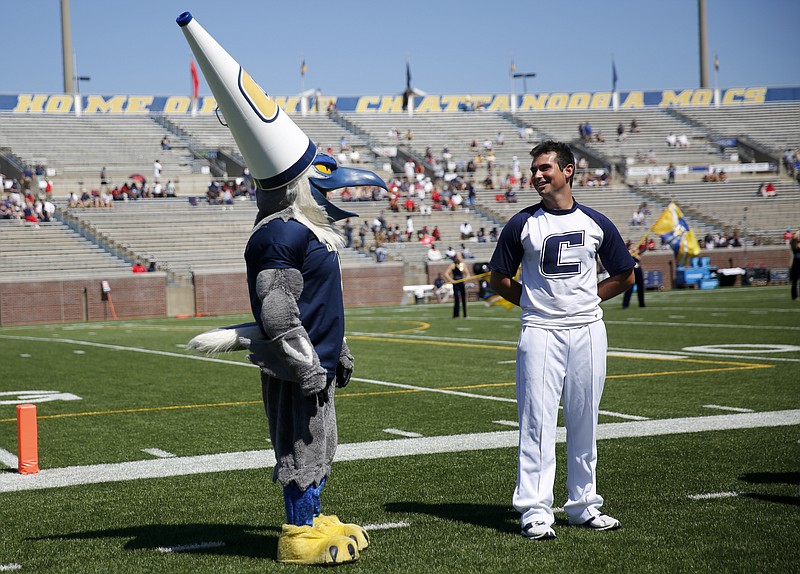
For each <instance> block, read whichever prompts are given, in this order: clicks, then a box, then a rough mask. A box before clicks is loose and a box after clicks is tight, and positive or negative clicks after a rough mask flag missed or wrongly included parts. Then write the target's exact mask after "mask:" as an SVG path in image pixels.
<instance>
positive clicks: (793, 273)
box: [789, 229, 800, 301]
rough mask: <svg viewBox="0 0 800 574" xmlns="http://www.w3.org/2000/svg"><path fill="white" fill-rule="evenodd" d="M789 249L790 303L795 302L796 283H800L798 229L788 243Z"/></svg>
mask: <svg viewBox="0 0 800 574" xmlns="http://www.w3.org/2000/svg"><path fill="white" fill-rule="evenodd" d="M789 248H790V249H791V250H792V266H791V268H790V269H789V281H791V282H792V288H791V291H792V301H797V283H798V282H799V281H800V229H798V230H797V231H796V232H795V234H794V235H793V236H792V239H791V240H790V241H789Z"/></svg>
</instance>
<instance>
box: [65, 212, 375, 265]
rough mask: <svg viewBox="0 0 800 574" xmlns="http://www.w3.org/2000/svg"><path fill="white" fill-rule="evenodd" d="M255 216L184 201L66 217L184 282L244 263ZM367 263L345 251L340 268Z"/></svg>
mask: <svg viewBox="0 0 800 574" xmlns="http://www.w3.org/2000/svg"><path fill="white" fill-rule="evenodd" d="M255 216H256V209H255V204H254V203H252V202H250V201H249V200H248V201H244V202H242V201H239V202H236V203H235V204H234V205H231V206H220V205H208V204H206V203H202V202H201V203H199V204H198V205H197V206H191V205H189V203H188V202H187V201H185V200H182V199H174V200H173V199H149V200H140V201H128V202H117V203H115V207H114V208H111V209H104V208H87V209H83V208H72V209H68V210H66V211H64V217H65V218H72V219H74V220H75V222H76V224H77V225H79V226H80V227H82V228H83V229H85V230H86V231H87V232H88V233H91V234H93V235H95V236H97V237H98V238H99V239H100V240H101V241H103V242H106V243H107V244H109V245H110V246H112V247H113V248H115V249H118V250H120V252H122V253H124V254H125V255H126V256H127V257H129V258H131V259H140V260H142V261H145V262H149V261H155V262H156V263H157V265H158V267H159V268H160V269H162V270H165V271H168V272H170V273H173V274H174V275H175V276H176V277H177V278H188V277H189V276H190V275H191V273H192V271H193V270H194V269H195V268H197V267H209V266H217V265H218V264H228V263H229V262H243V255H244V248H245V245H246V244H247V240H248V238H249V237H250V231H251V230H252V227H253V223H254V220H255ZM365 260H366V257H365V256H364V255H362V254H360V253H358V252H357V251H355V250H343V252H342V262H343V264H358V263H359V262H361V261H365Z"/></svg>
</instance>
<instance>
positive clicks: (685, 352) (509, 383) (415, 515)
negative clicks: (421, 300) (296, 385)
mask: <svg viewBox="0 0 800 574" xmlns="http://www.w3.org/2000/svg"><path fill="white" fill-rule="evenodd" d="M620 303H621V301H620V298H617V299H615V300H612V301H609V302H607V303H604V304H603V308H604V310H605V321H606V325H607V327H608V338H609V356H608V378H607V381H606V387H605V392H604V395H603V400H602V402H601V405H600V408H601V416H600V426H599V431H598V432H599V441H598V451H599V460H598V491H599V492H600V494H602V495H603V497H604V498H605V500H606V504H605V506H604V507H603V509H604V511H606V512H607V513H609V514H611V515H613V516H615V517H616V518H618V519H619V520H620V521H621V522H622V529H620V530H618V531H614V532H593V531H588V530H587V529H581V528H577V527H572V526H569V525H568V524H567V521H566V516H565V515H564V513H563V512H558V511H557V512H556V518H557V521H556V524H555V525H554V529H555V531H556V533H557V535H558V537H557V538H556V539H555V540H553V541H548V542H531V541H528V540H526V539H524V538H523V537H521V536H519V534H518V532H519V517H518V514H517V513H516V512H515V511H514V509H513V508H512V506H511V494H512V491H513V488H514V484H515V477H516V445H517V430H516V425H517V411H516V401H515V398H514V396H515V393H514V370H515V365H514V357H515V348H516V338H517V335H518V333H519V328H520V323H519V318H518V314H519V312H518V309H517V310H514V311H506V310H504V309H502V308H500V307H486V306H484V305H483V304H482V303H471V304H470V317H469V318H468V319H466V320H464V319H452V318H451V307H450V305H449V304H443V305H436V304H412V305H405V306H395V307H369V308H353V309H348V310H347V337H348V342H349V344H350V347H351V350H352V351H353V354H354V356H355V359H356V370H355V373H354V377H353V379H352V381H351V383H350V385H349V386H347V387H346V388H344V389H340V390H339V391H338V392H337V395H336V406H337V411H338V418H339V441H340V446H339V449H338V451H337V456H336V459H335V461H334V465H333V471H332V474H331V477H330V480H329V482H328V484H327V486H326V487H325V490H324V491H323V511H324V512H326V513H333V514H337V515H338V516H340V517H341V518H342V519H343V520H346V521H348V522H357V523H359V524H362V525H364V526H365V527H367V528H368V529H369V531H370V536H371V540H372V544H371V546H370V547H369V549H367V550H366V551H365V552H364V553H363V555H362V556H361V559H360V560H359V561H358V562H357V563H355V564H352V565H347V566H342V567H340V568H343V569H346V570H347V571H348V572H369V573H387V574H389V573H398V572H419V573H434V574H436V573H445V572H447V573H450V572H452V573H461V572H469V571H472V572H476V573H478V572H481V573H482V572H487V573H516V572H520V573H522V572H525V573H529V572H534V571H542V572H548V573H560V572H592V571H614V572H771V571H780V572H800V561H798V550H797V548H798V543H800V505H798V502H799V501H800V498H799V496H798V495H799V492H798V485H799V483H800V462H799V461H800V456H798V455H800V304H798V303H794V304H793V303H792V301H791V300H790V298H789V289H788V287H785V286H776V287H760V288H729V289H717V290H712V291H668V292H648V293H647V305H648V306H647V307H646V308H644V309H639V308H636V307H632V308H630V309H627V310H622V309H621V308H620ZM247 320H249V317H246V316H244V315H238V316H226V317H199V318H191V319H152V320H136V321H125V320H123V321H113V322H112V321H109V322H103V323H80V324H61V325H40V326H26V327H6V328H0V369H1V372H2V375H0V381H2V382H0V516H1V517H2V530H0V532H2V534H0V572H4V571H17V570H18V571H21V572H126V573H127V572H170V573H172V572H192V573H197V572H236V573H244V572H296V571H310V570H311V568H310V567H299V566H287V565H282V564H278V563H277V562H275V557H276V548H277V538H278V534H279V532H280V526H281V524H282V523H283V520H284V509H283V497H282V493H281V489H280V487H279V486H277V485H275V484H273V483H272V481H271V476H272V467H273V465H274V457H273V455H272V452H271V450H270V444H269V441H268V440H267V430H266V418H265V416H264V410H263V405H262V402H261V397H260V384H259V377H258V370H257V369H256V368H255V367H253V366H252V365H251V364H249V363H248V362H247V360H246V359H245V354H246V353H244V352H239V353H231V354H225V355H216V356H212V357H206V356H200V355H197V354H195V353H192V352H190V351H187V350H186V349H185V344H186V342H187V341H188V340H189V339H191V338H192V337H193V336H194V335H196V334H198V333H200V332H202V331H204V330H207V329H210V328H213V327H216V326H222V325H227V324H233V323H239V322H242V321H247ZM19 403H34V404H36V406H37V410H38V433H39V466H40V468H41V470H40V472H39V473H38V474H35V475H20V474H18V473H17V472H16V467H17V422H16V407H15V405H17V404H19ZM559 430H560V431H561V434H560V435H559V445H558V463H559V466H558V469H557V476H556V487H555V495H556V504H557V505H561V504H563V503H564V501H565V498H566V488H565V486H564V482H565V471H566V464H565V460H564V456H565V445H564V439H565V436H564V432H563V428H560V429H559Z"/></svg>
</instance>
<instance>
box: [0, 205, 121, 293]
mask: <svg viewBox="0 0 800 574" xmlns="http://www.w3.org/2000/svg"><path fill="white" fill-rule="evenodd" d="M0 237H1V238H2V241H0V245H2V248H0V280H2V281H14V280H20V281H29V280H31V279H32V278H34V279H39V280H41V279H69V278H70V277H71V276H74V275H78V276H83V275H86V274H92V275H94V274H100V273H110V272H129V271H130V265H129V264H128V263H127V262H126V261H124V260H123V259H121V258H119V257H115V256H113V255H111V254H110V253H108V252H107V251H106V250H104V249H103V248H101V247H99V246H97V245H95V244H94V243H92V242H91V241H89V240H87V239H85V238H83V237H81V236H80V235H79V234H78V233H76V232H74V231H73V230H71V229H70V228H69V227H67V226H66V225H65V224H63V223H59V222H51V223H40V224H38V225H37V226H34V225H32V224H30V223H27V222H22V221H20V220H14V221H9V220H0Z"/></svg>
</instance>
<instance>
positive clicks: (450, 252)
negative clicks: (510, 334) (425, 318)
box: [444, 234, 794, 259]
mask: <svg viewBox="0 0 800 574" xmlns="http://www.w3.org/2000/svg"><path fill="white" fill-rule="evenodd" d="M792 237H794V234H792ZM444 256H445V257H447V258H448V259H452V258H453V257H455V256H456V250H455V249H453V246H452V245H448V246H447V249H446V250H445V252H444Z"/></svg>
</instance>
